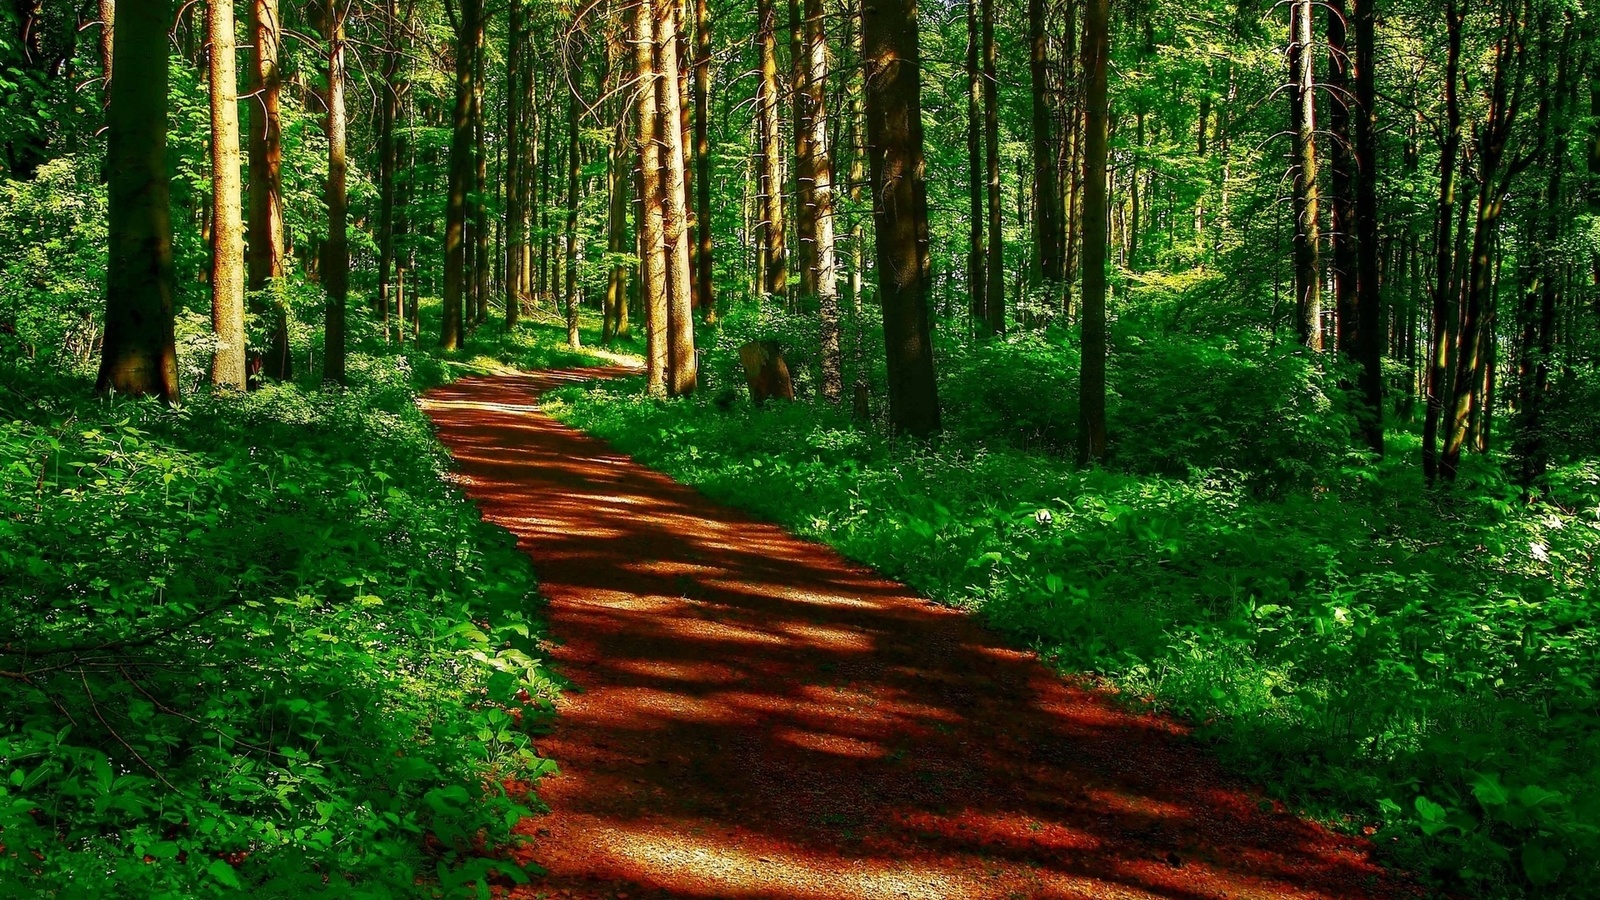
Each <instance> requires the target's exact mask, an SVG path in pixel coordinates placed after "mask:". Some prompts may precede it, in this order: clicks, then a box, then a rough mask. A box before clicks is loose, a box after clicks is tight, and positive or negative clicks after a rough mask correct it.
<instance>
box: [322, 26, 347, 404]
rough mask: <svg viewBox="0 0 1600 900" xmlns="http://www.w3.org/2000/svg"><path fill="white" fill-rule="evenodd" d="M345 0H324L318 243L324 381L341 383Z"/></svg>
mask: <svg viewBox="0 0 1600 900" xmlns="http://www.w3.org/2000/svg"><path fill="white" fill-rule="evenodd" d="M345 2H347V0H327V11H326V19H325V24H324V30H323V36H324V37H325V38H327V41H328V71H327V76H328V123H327V134H328V185H327V203H328V240H327V243H325V244H323V245H322V287H323V289H324V290H325V291H327V309H326V311H327V317H326V324H325V326H324V329H325V333H324V348H323V357H324V359H323V364H322V380H323V381H328V382H333V383H335V384H343V383H344V362H345V359H344V358H345V307H346V305H347V301H348V297H347V294H348V284H349V278H350V245H349V238H348V235H347V231H346V220H347V218H348V213H349V203H348V201H347V199H346V197H345V165H346V164H345V131H346V129H345V115H344V16H345V13H346V11H347V10H348V7H346V6H344V5H342V4H343V3H345Z"/></svg>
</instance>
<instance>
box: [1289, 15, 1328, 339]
mask: <svg viewBox="0 0 1600 900" xmlns="http://www.w3.org/2000/svg"><path fill="white" fill-rule="evenodd" d="M1311 16H1312V0H1291V3H1290V6H1289V22H1290V29H1289V77H1290V79H1291V81H1292V84H1293V87H1292V89H1291V90H1290V91H1289V104H1290V119H1291V122H1292V126H1293V128H1294V175H1295V177H1294V212H1295V233H1294V283H1295V325H1296V328H1297V329H1298V333H1299V337H1300V342H1301V343H1302V344H1304V345H1306V346H1307V347H1310V348H1311V349H1312V350H1314V351H1321V350H1322V262H1321V259H1320V254H1321V244H1322V224H1321V218H1322V214H1321V209H1320V202H1321V201H1320V197H1319V194H1318V190H1317V143H1316V133H1317V101H1316V79H1315V74H1314V72H1315V61H1316V55H1315V54H1314V53H1312V52H1311V48H1312V44H1311Z"/></svg>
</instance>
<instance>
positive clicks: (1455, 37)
mask: <svg viewBox="0 0 1600 900" xmlns="http://www.w3.org/2000/svg"><path fill="white" fill-rule="evenodd" d="M1464 18H1465V14H1464V13H1463V12H1462V11H1461V9H1460V6H1459V0H1445V31H1446V35H1447V38H1446V39H1447V46H1446V51H1445V53H1446V55H1445V74H1444V101H1445V127H1444V141H1443V143H1442V144H1441V145H1440V149H1439V202H1438V207H1437V209H1438V212H1437V218H1436V220H1435V227H1434V285H1433V298H1432V300H1433V302H1432V315H1431V317H1430V319H1431V321H1430V329H1429V330H1430V332H1431V334H1432V340H1433V350H1432V353H1431V356H1430V359H1429V365H1428V385H1427V392H1428V403H1427V410H1426V412H1425V413H1424V417H1423V424H1422V473H1423V477H1424V479H1425V480H1426V481H1427V483H1428V484H1430V485H1431V484H1433V482H1434V479H1436V478H1437V477H1438V475H1439V423H1440V421H1441V420H1442V419H1443V417H1444V405H1445V397H1446V395H1447V394H1448V393H1449V382H1448V380H1447V379H1448V378H1449V377H1450V374H1449V373H1450V363H1451V361H1452V356H1451V352H1450V350H1451V341H1450V332H1451V324H1452V318H1453V317H1452V316H1451V312H1452V304H1451V302H1450V301H1451V300H1452V299H1453V297H1454V295H1453V293H1452V291H1451V288H1452V285H1453V284H1454V277H1453V273H1454V271H1455V205H1456V157H1457V156H1458V155H1459V154H1460V151H1461V103H1460V98H1459V94H1458V89H1457V81H1458V80H1459V74H1460V70H1461V30H1462V23H1463V19H1464Z"/></svg>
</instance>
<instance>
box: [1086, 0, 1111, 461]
mask: <svg viewBox="0 0 1600 900" xmlns="http://www.w3.org/2000/svg"><path fill="white" fill-rule="evenodd" d="M1110 17H1111V3H1110V0H1086V2H1085V5H1084V20H1083V73H1084V77H1085V79H1086V82H1087V83H1086V85H1085V87H1086V91H1085V95H1084V112H1085V127H1084V148H1083V163H1084V182H1083V221H1084V230H1083V363H1082V370H1081V379H1080V381H1081V383H1080V386H1079V390H1078V398H1079V399H1078V402H1079V415H1078V425H1079V431H1080V434H1079V444H1078V459H1079V461H1080V462H1084V463H1095V462H1103V461H1104V460H1105V458H1106V261H1107V260H1106V243H1107V238H1108V237H1109V235H1108V234H1107V230H1106V158H1107V144H1108V143H1109V138H1110V118H1111V104H1110V100H1109V98H1108V96H1107V84H1106V81H1107V77H1106V70H1107V68H1108V66H1109V57H1110V53H1111V33H1110Z"/></svg>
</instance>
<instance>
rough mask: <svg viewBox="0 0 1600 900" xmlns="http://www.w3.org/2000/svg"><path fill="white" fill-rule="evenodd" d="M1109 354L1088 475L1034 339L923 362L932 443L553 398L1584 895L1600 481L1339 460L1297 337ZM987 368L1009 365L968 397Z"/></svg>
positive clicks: (1341, 793)
mask: <svg viewBox="0 0 1600 900" xmlns="http://www.w3.org/2000/svg"><path fill="white" fill-rule="evenodd" d="M1122 346H1123V348H1124V352H1123V353H1121V354H1120V355H1119V356H1118V357H1117V358H1116V360H1114V365H1113V372H1112V379H1113V402H1112V410H1113V412H1112V425H1113V430H1114V433H1115V434H1116V435H1118V436H1119V438H1120V439H1121V443H1120V444H1119V445H1118V450H1117V454H1118V455H1117V462H1115V463H1114V464H1113V465H1112V466H1111V467H1109V468H1104V469H1092V470H1082V469H1079V468H1077V467H1075V466H1074V465H1072V464H1071V463H1070V462H1069V461H1067V460H1066V459H1064V458H1063V455H1062V453H1061V452H1059V451H1062V450H1064V449H1065V447H1066V446H1070V438H1071V434H1070V432H1069V431H1068V430H1066V429H1067V426H1065V425H1064V424H1062V423H1065V422H1067V421H1069V416H1068V412H1069V407H1070V405H1071V404H1072V403H1073V402H1074V400H1073V396H1072V393H1071V391H1070V390H1067V391H1066V396H1064V397H1063V396H1061V395H1060V394H1057V393H1054V392H1053V387H1052V386H1053V385H1054V384H1055V382H1056V381H1064V380H1065V379H1064V375H1063V373H1065V372H1071V371H1074V370H1073V368H1072V367H1071V359H1065V358H1064V357H1071V356H1072V355H1073V353H1072V351H1071V350H1070V348H1065V347H1063V348H1060V349H1057V350H1056V351H1054V353H1053V354H1052V350H1051V348H1050V347H1049V345H1048V344H1047V343H1046V342H1042V341H1040V340H1039V339H1037V338H1031V337H1024V338H1018V339H1014V340H1010V341H1007V342H1002V343H997V344H994V345H990V346H988V347H983V346H957V347H953V348H952V347H945V348H944V349H943V350H942V351H941V352H942V353H943V355H944V360H943V361H942V362H941V365H943V366H945V370H946V372H947V374H945V376H944V381H943V387H942V390H943V391H944V392H945V394H946V398H947V403H946V417H947V421H946V436H945V438H944V439H943V440H942V441H941V442H939V443H937V444H934V445H931V446H927V445H917V444H914V443H909V442H899V441H895V440H892V439H889V438H887V437H885V436H883V434H882V433H881V431H880V430H879V429H878V428H877V427H873V426H863V425H861V424H859V423H857V422H854V421H852V420H851V419H850V417H849V415H848V413H847V412H845V411H840V410H835V409H831V408H828V407H826V406H825V405H822V404H819V403H805V402H802V403H797V404H770V405H769V406H768V407H767V408H765V409H756V408H753V407H752V406H750V405H749V404H748V403H746V402H743V401H739V402H735V403H732V404H729V403H728V402H727V399H726V397H722V398H720V399H721V401H722V402H720V403H719V402H717V398H714V397H710V396H701V397H695V398H691V399H686V400H679V401H673V402H658V401H652V400H648V399H644V398H642V397H641V396H640V390H639V386H638V384H636V383H612V384H606V385H600V386H594V387H590V388H569V389H565V390H563V391H561V392H559V393H558V394H557V395H556V397H555V398H554V399H553V400H552V402H551V403H550V404H549V406H550V408H552V409H553V410H554V411H555V412H556V414H557V415H558V416H559V417H561V418H563V419H564V420H565V421H568V422H570V423H572V424H574V425H576V426H578V427H581V428H583V429H585V430H587V431H589V432H591V433H594V434H596V435H598V436H600V437H603V438H605V439H607V440H609V441H611V442H613V443H614V444H615V445H616V446H618V447H619V448H620V449H622V450H623V451H625V452H628V453H631V454H633V455H634V456H635V457H637V458H638V459H639V460H640V461H641V462H643V463H645V464H647V465H650V466H653V467H656V468H659V469H661V470H663V471H665V472H667V473H669V474H671V475H673V476H674V477H676V478H678V479H680V480H683V481H685V482H688V483H690V484H694V485H696V486H698V487H700V488H701V489H702V490H704V491H705V492H706V493H707V494H708V495H710V496H712V497H714V498H716V499H718V500H721V501H725V502H728V503H731V504H734V505H737V506H741V507H744V508H746V509H750V510H753V511H755V512H756V513H758V514H760V515H762V516H764V517H767V518H770V519H773V520H776V521H779V522H782V523H784V524H786V525H788V526H790V527H792V528H793V529H795V530H796V531H798V532H799V533H801V534H804V535H807V536H810V537H813V538H816V539H819V540H822V541H824V542H827V543H829V544H831V545H833V546H835V547H837V548H839V549H840V550H841V551H842V552H844V553H845V554H847V555H849V556H851V557H852V558H855V559H857V560H860V561H863V562H865V563H868V564H871V565H873V566H875V567H877V568H878V569H880V570H882V571H884V572H886V573H888V574H889V575H892V576H894V577H896V578H899V579H901V580H903V581H905V582H906V583H908V584H910V585H912V586H913V587H915V588H916V589H917V590H919V591H921V592H923V593H925V594H926V595H927V596H930V597H933V598H935V599H938V600H940V601H943V602H945V603H948V604H951V605H955V606H960V607H966V608H970V609H973V610H976V611H977V612H978V613H979V614H981V615H982V616H983V618H984V619H985V620H986V621H987V622H989V623H991V624H992V625H993V626H994V627H996V628H998V629H1001V630H1003V631H1004V632H1006V633H1008V634H1010V635H1012V636H1013V637H1014V639H1016V640H1018V641H1019V642H1022V643H1025V644H1027V645H1031V646H1033V647H1036V648H1037V649H1038V650H1039V651H1040V653H1041V655H1042V656H1044V657H1045V658H1046V659H1048V660H1050V661H1051V662H1053V663H1054V664H1055V665H1057V666H1059V667H1060V668H1061V669H1062V670H1063V671H1064V672H1075V673H1089V674H1090V675H1092V676H1094V677H1098V678H1101V679H1103V680H1104V681H1105V682H1106V683H1108V684H1110V685H1114V686H1115V687H1116V688H1117V689H1118V690H1119V691H1120V692H1121V694H1122V696H1123V697H1125V698H1127V699H1128V700H1129V701H1130V702H1134V703H1136V704H1142V703H1150V704H1154V705H1156V706H1158V707H1160V708H1164V709H1167V710H1170V711H1172V712H1175V713H1177V714H1179V715H1181V716H1184V717H1185V718H1187V719H1189V720H1190V721H1192V722H1194V723H1195V724H1196V728H1197V731H1198V733H1199V734H1200V735H1202V736H1203V737H1204V738H1205V739H1206V740H1207V741H1208V742H1209V743H1211V744H1212V745H1213V746H1214V748H1215V752H1217V753H1218V754H1219V755H1220V756H1221V757H1222V758H1223V759H1224V760H1225V761H1226V762H1227V763H1228V764H1229V765H1230V766H1231V767H1233V768H1235V769H1236V770H1238V771H1242V772H1244V773H1247V774H1249V775H1250V776H1252V777H1254V778H1255V779H1257V780H1259V781H1260V782H1262V783H1264V784H1266V785H1268V787H1269V789H1271V790H1273V791H1274V792H1276V793H1279V794H1280V795H1283V796H1287V797H1289V798H1291V799H1292V800H1294V801H1296V802H1298V803H1299V804H1301V806H1302V808H1305V809H1307V810H1308V811H1310V812H1311V813H1312V814H1314V815H1317V816H1319V817H1322V818H1324V819H1327V820H1331V821H1333V822H1334V823H1336V824H1338V825H1341V826H1343V827H1346V828H1349V829H1351V830H1361V831H1366V832H1367V833H1371V834H1373V835H1374V840H1375V841H1376V842H1377V844H1378V846H1379V847H1380V848H1381V849H1382V850H1383V851H1384V852H1385V853H1386V855H1387V858H1388V859H1389V860H1390V861H1391V862H1392V863H1394V864H1396V865H1399V866H1402V867H1405V868H1407V869H1409V870H1411V871H1413V872H1416V873H1417V874H1418V876H1419V877H1421V878H1422V879H1424V880H1425V881H1429V882H1431V883H1434V884H1437V885H1441V886H1444V887H1449V888H1453V889H1456V890H1461V889H1465V890H1467V891H1469V892H1470V893H1471V894H1472V895H1473V896H1486V897H1487V896H1572V897H1577V896H1595V895H1596V889H1595V888H1594V885H1595V884H1596V883H1597V879H1600V832H1597V826H1600V717H1597V714H1596V713H1597V696H1596V689H1597V688H1596V677H1595V673H1596V672H1597V671H1600V658H1597V657H1600V627H1597V623H1596V617H1595V612H1594V611H1595V609H1596V605H1597V604H1600V595H1597V589H1596V583H1595V575H1594V572H1595V562H1596V555H1597V553H1600V520H1597V516H1600V500H1597V496H1600V491H1597V488H1596V485H1597V484H1600V472H1597V471H1596V469H1595V467H1593V466H1592V465H1589V466H1585V465H1574V466H1569V467H1568V468H1566V469H1564V470H1562V471H1561V472H1559V473H1557V475H1556V476H1555V477H1554V478H1553V479H1552V481H1551V485H1550V489H1551V490H1553V491H1557V492H1558V493H1559V498H1560V499H1562V501H1563V502H1562V504H1560V505H1538V506H1528V505H1527V504H1525V503H1524V502H1523V501H1521V500H1520V499H1519V498H1518V494H1517V492H1516V491H1515V490H1514V489H1512V488H1511V487H1509V486H1508V485H1506V484H1505V483H1504V482H1503V481H1502V480H1500V479H1499V478H1498V477H1497V476H1496V475H1495V474H1494V472H1493V471H1492V470H1491V467H1489V466H1488V465H1479V464H1478V463H1481V462H1482V461H1481V460H1475V461H1474V466H1473V468H1472V469H1471V470H1470V471H1469V472H1468V473H1467V474H1466V476H1465V478H1464V480H1465V481H1466V482H1467V483H1465V484H1463V485H1460V486H1459V487H1458V488H1457V489H1455V490H1452V491H1446V492H1430V491H1427V490H1424V489H1423V486H1422V484H1421V480H1420V477H1419V476H1418V475H1417V474H1416V473H1415V472H1414V471H1412V469H1411V468H1410V466H1409V461H1410V460H1412V459H1414V458H1415V457H1416V455H1417V444H1416V441H1415V439H1414V438H1413V437H1410V436H1409V435H1406V434H1404V433H1400V434H1397V435H1394V436H1393V437H1392V438H1391V445H1392V446H1391V449H1392V453H1391V457H1390V458H1391V459H1392V460H1397V462H1392V463H1389V464H1383V465H1380V464H1377V463H1375V462H1374V461H1372V460H1370V459H1366V458H1364V457H1362V456H1361V455H1360V454H1353V453H1350V452H1348V450H1347V449H1346V448H1347V445H1348V443H1349V441H1348V439H1347V438H1346V437H1345V435H1348V434H1349V431H1348V430H1345V429H1348V427H1349V423H1348V419H1347V418H1340V416H1339V414H1338V404H1337V403H1334V402H1332V401H1331V399H1330V398H1331V397H1332V396H1333V395H1332V393H1331V392H1330V391H1328V390H1327V389H1325V388H1323V387H1322V386H1321V385H1323V384H1324V383H1326V379H1320V380H1319V379H1318V378H1317V377H1315V376H1314V375H1311V374H1307V373H1308V371H1309V370H1306V369H1305V368H1304V367H1303V361H1301V362H1297V360H1298V359H1299V357H1298V356H1297V354H1295V353H1293V352H1292V351H1290V352H1288V353H1286V354H1281V355H1280V354H1275V353H1273V352H1272V351H1270V350H1269V349H1267V348H1265V347H1263V346H1260V345H1255V346H1251V345H1240V344H1237V343H1232V344H1221V343H1206V342H1203V341H1202V342H1198V343H1193V344H1188V345H1184V344H1182V342H1178V343H1167V344H1162V343H1160V342H1158V341H1151V342H1148V343H1144V344H1141V343H1139V342H1135V341H1131V340H1127V339H1124V340H1123V342H1122ZM714 364H715V363H713V365H714ZM1297 366H1298V367H1299V368H1297ZM1202 368H1203V370H1204V371H1206V372H1209V373H1210V374H1209V377H1208V378H1207V379H1206V380H1204V381H1198V382H1197V381H1194V380H1193V379H1194V378H1196V377H1199V376H1200V374H1201V369H1202ZM989 373H994V375H995V377H998V378H1003V379H1007V380H1006V381H1005V383H1002V384H995V383H993V382H992V381H991V382H990V384H989V385H988V387H987V388H982V387H980V386H979V385H980V382H981V380H982V379H983V378H984V377H986V376H987V374H989ZM1030 384H1031V385H1032V386H1031V387H1030V386H1029V385H1030ZM1196 384H1211V385H1213V386H1218V389H1217V390H1216V391H1212V390H1210V389H1209V388H1208V389H1206V390H1203V391H1197V390H1195V389H1194V385H1196ZM1273 392H1277V393H1276V394H1274V393H1273ZM1125 398H1136V399H1137V400H1138V403H1137V404H1134V403H1132V402H1130V401H1129V400H1128V399H1125ZM1219 398H1220V399H1219ZM1319 398H1320V399H1319ZM1007 405H1012V406H1016V407H1017V409H1016V410H1014V411H1008V409H1007V408H1006V407H1007ZM1330 423H1331V424H1330ZM1335 427H1336V428H1338V429H1340V431H1339V433H1338V435H1337V436H1330V435H1331V432H1330V429H1331V428H1335ZM980 435H988V436H989V439H988V440H984V439H981V438H980V437H979V436H980ZM1195 459H1201V460H1209V461H1210V462H1209V464H1207V465H1205V466H1203V467H1197V466H1195V465H1194V464H1193V463H1190V464H1189V465H1188V467H1187V468H1185V466H1184V465H1183V463H1184V461H1185V460H1195Z"/></svg>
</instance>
